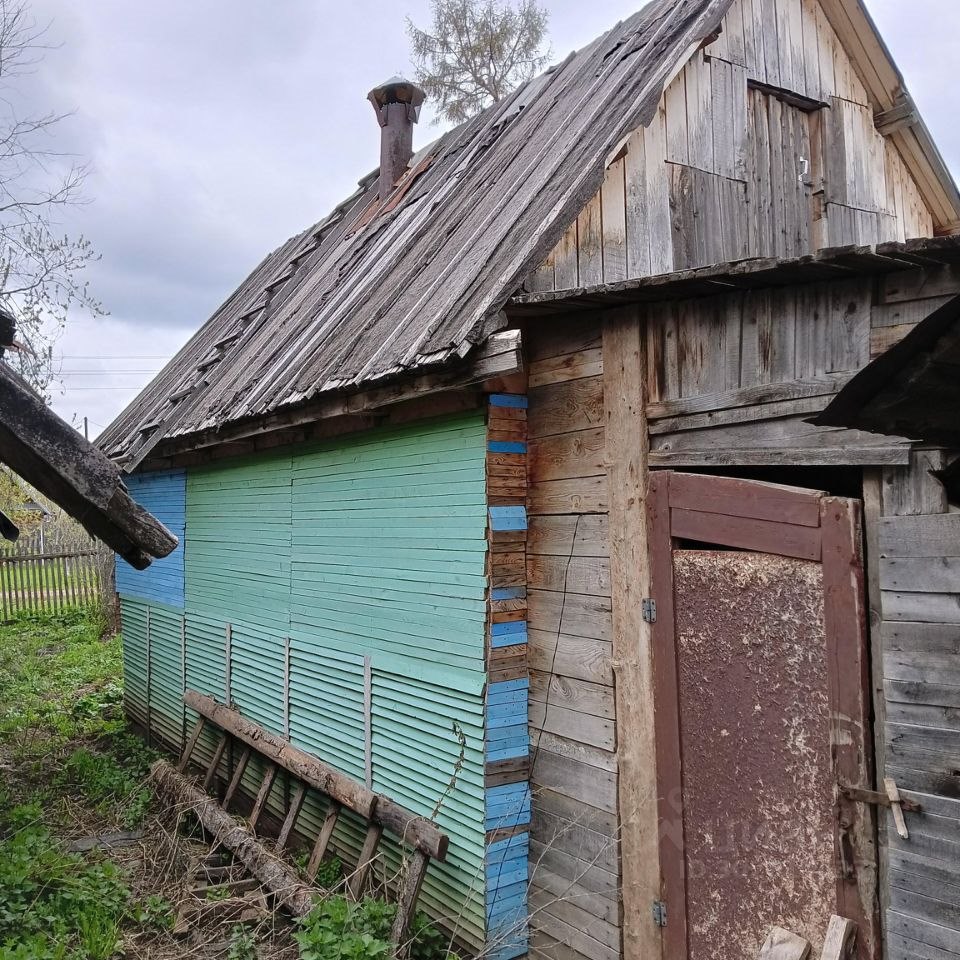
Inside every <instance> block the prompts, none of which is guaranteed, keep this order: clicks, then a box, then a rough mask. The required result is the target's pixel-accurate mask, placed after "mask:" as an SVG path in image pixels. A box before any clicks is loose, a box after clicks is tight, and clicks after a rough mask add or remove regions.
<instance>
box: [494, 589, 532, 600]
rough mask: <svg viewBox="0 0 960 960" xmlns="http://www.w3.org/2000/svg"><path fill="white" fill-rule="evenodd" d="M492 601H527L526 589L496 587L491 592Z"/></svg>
mask: <svg viewBox="0 0 960 960" xmlns="http://www.w3.org/2000/svg"><path fill="white" fill-rule="evenodd" d="M490 599H491V600H526V599H527V588H526V587H494V588H493V589H492V590H491V591H490Z"/></svg>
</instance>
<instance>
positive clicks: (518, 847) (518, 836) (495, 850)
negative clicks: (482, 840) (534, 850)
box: [485, 833, 530, 863]
mask: <svg viewBox="0 0 960 960" xmlns="http://www.w3.org/2000/svg"><path fill="white" fill-rule="evenodd" d="M529 849H530V834H529V833H515V834H513V835H512V836H509V837H503V838H502V839H500V840H494V841H493V843H489V844H487V852H486V854H485V860H486V861H487V862H488V863H494V862H496V858H498V857H501V858H502V857H510V856H512V855H513V854H514V853H515V852H516V853H517V856H520V855H521V852H522V855H526V852H527V851H529Z"/></svg>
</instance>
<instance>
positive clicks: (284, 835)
mask: <svg viewBox="0 0 960 960" xmlns="http://www.w3.org/2000/svg"><path fill="white" fill-rule="evenodd" d="M306 796H307V785H306V784H305V783H304V782H303V781H300V782H299V783H298V784H297V792H296V793H295V794H294V795H293V799H292V800H291V801H290V807H289V809H288V810H287V816H286V818H285V819H284V821H283V826H282V827H281V828H280V836H279V837H277V850H278V851H280V850H282V849H283V848H284V847H285V846H286V845H287V842H288V841H289V840H290V834H292V833H293V828H294V826H295V825H296V822H297V817H298V816H299V814H300V808H301V807H302V806H303V801H304V800H305V799H306Z"/></svg>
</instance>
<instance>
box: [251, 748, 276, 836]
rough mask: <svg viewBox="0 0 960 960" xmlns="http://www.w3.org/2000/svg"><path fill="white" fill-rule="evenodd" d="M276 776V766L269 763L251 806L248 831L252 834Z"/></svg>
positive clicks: (255, 830)
mask: <svg viewBox="0 0 960 960" xmlns="http://www.w3.org/2000/svg"><path fill="white" fill-rule="evenodd" d="M276 776H277V765H276V764H275V763H271V764H270V765H269V766H268V767H267V770H266V772H265V773H264V775H263V783H261V784H260V792H259V793H258V794H257V799H256V801H255V802H254V804H253V810H252V812H251V813H250V829H251V830H252V831H253V832H254V833H256V832H257V821H258V820H259V819H260V814H261V813H263V808H264V807H265V806H266V805H267V797H269V796H270V788H271V787H272V786H273V781H274V780H275V779H276Z"/></svg>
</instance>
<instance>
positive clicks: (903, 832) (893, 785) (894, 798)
mask: <svg viewBox="0 0 960 960" xmlns="http://www.w3.org/2000/svg"><path fill="white" fill-rule="evenodd" d="M883 788H884V790H886V792H887V796H888V797H889V798H890V812H891V813H892V814H893V822H894V823H895V824H896V827H897V833H899V834H900V837H901V838H902V839H903V840H909V839H910V831H909V830H907V821H906V820H905V819H904V817H903V807H902V806H901V804H902V803H903V801H902V800H901V799H900V790H899V788H898V787H897V782H896V781H895V780H894V779H893V777H884V778H883Z"/></svg>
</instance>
